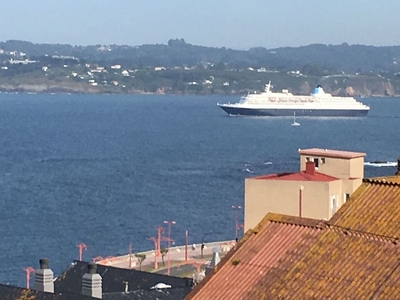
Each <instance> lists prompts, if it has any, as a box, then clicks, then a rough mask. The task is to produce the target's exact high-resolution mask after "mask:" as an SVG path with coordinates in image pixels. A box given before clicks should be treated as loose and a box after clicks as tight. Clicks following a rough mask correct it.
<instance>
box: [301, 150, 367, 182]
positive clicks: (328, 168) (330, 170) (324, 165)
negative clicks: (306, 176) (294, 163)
mask: <svg viewBox="0 0 400 300" xmlns="http://www.w3.org/2000/svg"><path fill="white" fill-rule="evenodd" d="M307 158H309V159H314V161H317V160H318V163H317V164H318V167H317V168H316V170H317V171H318V172H321V173H324V174H327V175H331V176H333V177H337V178H342V179H348V178H363V177H364V157H357V158H352V159H349V158H336V157H324V156H319V155H304V154H302V155H300V171H304V170H305V169H306V161H307ZM317 164H316V165H317Z"/></svg>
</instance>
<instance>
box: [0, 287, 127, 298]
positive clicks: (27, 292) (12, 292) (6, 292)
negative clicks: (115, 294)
mask: <svg viewBox="0 0 400 300" xmlns="http://www.w3.org/2000/svg"><path fill="white" fill-rule="evenodd" d="M0 299H1V300H93V299H95V298H92V297H88V296H83V295H82V294H68V293H55V294H53V293H46V292H40V291H36V290H31V289H25V288H21V287H16V286H10V285H4V284H0ZM120 299H122V298H120Z"/></svg>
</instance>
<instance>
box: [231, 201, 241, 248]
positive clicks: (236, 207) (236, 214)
mask: <svg viewBox="0 0 400 300" xmlns="http://www.w3.org/2000/svg"><path fill="white" fill-rule="evenodd" d="M241 208H242V207H241V206H239V205H232V209H233V210H234V211H235V239H236V242H237V241H238V230H239V224H238V210H239V209H241Z"/></svg>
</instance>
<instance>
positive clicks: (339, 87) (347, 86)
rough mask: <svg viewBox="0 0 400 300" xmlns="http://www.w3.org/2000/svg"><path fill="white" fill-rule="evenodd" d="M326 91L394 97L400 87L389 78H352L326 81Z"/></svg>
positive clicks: (345, 94) (335, 93)
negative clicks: (340, 80)
mask: <svg viewBox="0 0 400 300" xmlns="http://www.w3.org/2000/svg"><path fill="white" fill-rule="evenodd" d="M323 86H324V89H325V91H326V92H329V93H331V94H332V95H335V96H351V97H394V96H396V95H399V87H397V85H393V84H392V82H391V81H388V80H380V79H379V80H378V79H371V78H350V79H345V80H343V81H342V82H338V80H335V81H332V82H324V83H323Z"/></svg>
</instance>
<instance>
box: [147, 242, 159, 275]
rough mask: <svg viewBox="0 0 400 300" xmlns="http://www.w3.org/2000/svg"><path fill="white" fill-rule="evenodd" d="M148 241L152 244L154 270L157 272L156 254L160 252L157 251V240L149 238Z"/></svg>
mask: <svg viewBox="0 0 400 300" xmlns="http://www.w3.org/2000/svg"><path fill="white" fill-rule="evenodd" d="M148 240H149V241H153V242H154V270H157V269H158V265H157V253H158V252H159V251H160V249H158V239H156V238H155V237H149V238H148Z"/></svg>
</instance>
